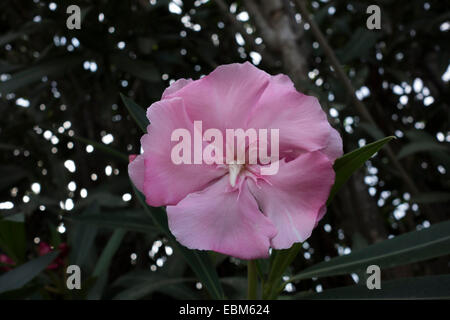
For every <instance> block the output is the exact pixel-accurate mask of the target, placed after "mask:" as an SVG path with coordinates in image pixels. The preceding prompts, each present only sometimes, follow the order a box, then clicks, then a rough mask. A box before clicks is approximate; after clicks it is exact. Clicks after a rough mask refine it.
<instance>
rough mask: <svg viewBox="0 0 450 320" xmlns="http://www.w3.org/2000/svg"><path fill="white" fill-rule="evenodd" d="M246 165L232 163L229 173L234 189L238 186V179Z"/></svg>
mask: <svg viewBox="0 0 450 320" xmlns="http://www.w3.org/2000/svg"><path fill="white" fill-rule="evenodd" d="M244 167H245V164H238V163H231V164H229V165H228V172H229V174H230V184H231V186H232V187H235V186H236V181H237V177H238V176H239V174H240V173H241V171H242V169H244Z"/></svg>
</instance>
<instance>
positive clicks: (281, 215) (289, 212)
mask: <svg viewBox="0 0 450 320" xmlns="http://www.w3.org/2000/svg"><path fill="white" fill-rule="evenodd" d="M264 180H265V181H260V182H259V181H258V184H255V182H253V181H252V180H249V187H250V191H251V192H252V194H253V195H254V196H255V198H256V199H257V201H258V204H259V206H260V208H261V210H262V212H263V213H264V214H265V215H266V216H267V217H268V218H269V219H270V220H271V221H272V223H273V224H274V225H275V226H276V228H277V230H278V234H277V235H276V236H275V237H274V238H273V239H272V241H271V246H272V247H273V248H275V249H287V248H290V247H291V246H292V245H293V244H294V243H295V242H302V241H304V240H305V239H307V238H308V237H309V236H310V235H311V232H312V230H313V229H314V227H315V225H316V222H317V221H318V219H319V218H321V217H320V215H323V214H324V213H325V212H324V209H323V205H324V204H325V203H326V201H327V198H328V195H329V193H330V189H331V186H332V185H333V182H334V170H333V167H332V162H331V161H330V160H329V159H328V158H327V157H326V156H325V155H323V154H322V153H321V152H319V151H317V152H312V153H304V154H301V155H300V156H298V157H297V158H296V159H294V160H292V161H289V162H285V161H284V159H283V160H282V161H280V167H279V171H278V173H277V174H275V175H272V176H264Z"/></svg>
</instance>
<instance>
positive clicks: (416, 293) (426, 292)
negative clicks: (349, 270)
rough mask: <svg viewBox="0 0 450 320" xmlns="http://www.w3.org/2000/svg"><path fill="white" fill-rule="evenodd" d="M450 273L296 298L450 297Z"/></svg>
mask: <svg viewBox="0 0 450 320" xmlns="http://www.w3.org/2000/svg"><path fill="white" fill-rule="evenodd" d="M449 288H450V274H444V275H438V276H426V277H417V278H405V279H396V280H390V281H383V282H381V289H373V290H369V289H368V288H367V286H366V285H365V284H361V285H355V286H348V287H341V288H335V289H329V290H325V291H323V292H321V293H310V292H306V293H303V292H302V293H299V294H297V295H295V296H294V298H295V299H327V300H329V299H332V300H335V299H341V300H346V299H352V300H353V299H450V290H449Z"/></svg>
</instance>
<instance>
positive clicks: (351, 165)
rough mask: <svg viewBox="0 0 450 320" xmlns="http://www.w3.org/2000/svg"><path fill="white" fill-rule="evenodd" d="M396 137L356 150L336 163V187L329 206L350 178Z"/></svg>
mask: <svg viewBox="0 0 450 320" xmlns="http://www.w3.org/2000/svg"><path fill="white" fill-rule="evenodd" d="M394 138H395V137H394V136H390V137H386V138H383V139H380V140H377V141H375V142H372V143H369V144H368V145H366V146H364V147H362V148H359V149H356V150H354V151H352V152H350V153H347V154H345V155H344V156H342V157H341V158H339V159H337V160H336V161H335V163H334V171H335V172H336V178H335V181H334V185H333V187H332V188H331V191H330V195H329V197H328V201H327V204H329V203H330V202H331V200H332V199H333V197H334V196H335V194H336V193H337V192H338V191H339V189H340V188H341V187H342V186H343V185H344V183H345V182H346V181H347V180H348V179H349V178H350V176H351V175H352V174H353V172H355V171H356V170H357V169H359V168H360V167H361V166H362V165H363V164H364V162H366V161H367V160H369V159H370V158H371V157H372V156H373V155H374V154H375V153H377V152H378V151H379V150H380V149H381V148H382V147H383V146H384V145H385V144H386V143H388V142H389V141H391V140H392V139H394Z"/></svg>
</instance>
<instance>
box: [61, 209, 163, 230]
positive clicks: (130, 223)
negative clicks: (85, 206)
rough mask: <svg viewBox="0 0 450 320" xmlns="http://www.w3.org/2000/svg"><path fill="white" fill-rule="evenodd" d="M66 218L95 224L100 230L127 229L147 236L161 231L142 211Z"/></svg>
mask: <svg viewBox="0 0 450 320" xmlns="http://www.w3.org/2000/svg"><path fill="white" fill-rule="evenodd" d="M65 218H66V219H68V220H72V221H76V222H82V223H89V224H93V225H95V226H97V227H99V228H110V229H125V230H129V231H135V232H142V233H146V234H149V233H150V234H152V233H157V232H158V230H159V229H158V228H156V227H155V225H154V224H153V222H152V221H151V220H150V219H148V218H147V217H145V216H144V217H143V216H142V211H140V210H139V211H131V210H128V211H119V212H114V213H101V214H93V215H85V216H79V215H71V216H69V217H65Z"/></svg>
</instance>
